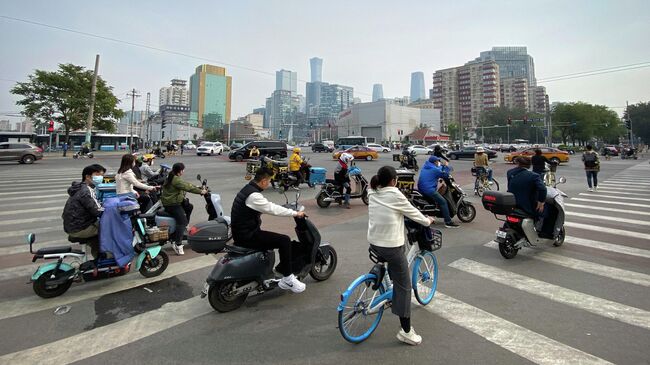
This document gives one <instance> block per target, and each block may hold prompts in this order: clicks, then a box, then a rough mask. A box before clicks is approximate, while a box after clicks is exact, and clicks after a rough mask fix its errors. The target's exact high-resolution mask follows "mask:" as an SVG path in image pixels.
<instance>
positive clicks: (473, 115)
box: [431, 61, 501, 131]
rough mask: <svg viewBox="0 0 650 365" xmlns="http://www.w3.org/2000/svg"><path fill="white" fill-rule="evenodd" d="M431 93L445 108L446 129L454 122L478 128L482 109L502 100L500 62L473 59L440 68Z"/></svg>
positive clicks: (438, 103)
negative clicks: (464, 63) (457, 64)
mask: <svg viewBox="0 0 650 365" xmlns="http://www.w3.org/2000/svg"><path fill="white" fill-rule="evenodd" d="M431 96H432V99H433V103H434V108H435V109H442V130H443V131H446V128H447V126H448V125H449V124H450V123H461V124H462V126H463V127H464V128H475V127H476V126H477V125H478V122H479V120H480V116H481V113H482V112H483V111H485V110H487V109H491V108H496V107H498V106H499V105H500V104H501V95H500V85H499V65H497V63H496V62H494V61H487V62H471V63H468V64H466V65H464V66H460V67H453V68H449V69H445V70H438V71H436V72H435V74H434V75H433V89H431Z"/></svg>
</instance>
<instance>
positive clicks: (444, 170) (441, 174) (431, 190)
mask: <svg viewBox="0 0 650 365" xmlns="http://www.w3.org/2000/svg"><path fill="white" fill-rule="evenodd" d="M440 161H441V160H440V158H438V157H436V156H430V157H429V160H428V161H427V162H426V163H425V164H424V166H423V167H422V171H420V177H419V178H418V191H419V192H420V194H422V196H424V197H425V198H426V199H427V200H428V201H429V202H430V203H432V204H433V203H434V202H435V203H437V204H438V206H440V210H441V211H442V216H443V217H444V219H445V227H447V228H458V227H459V225H458V224H457V223H454V221H452V220H451V215H450V214H449V206H448V205H447V200H446V199H445V198H444V197H443V196H442V195H440V193H439V192H438V180H439V179H446V178H449V171H450V170H449V167H448V166H447V161H445V162H444V163H443V164H442V165H441V164H440Z"/></svg>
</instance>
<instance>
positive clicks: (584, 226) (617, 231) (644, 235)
mask: <svg viewBox="0 0 650 365" xmlns="http://www.w3.org/2000/svg"><path fill="white" fill-rule="evenodd" d="M564 225H565V226H566V227H573V228H580V229H585V230H588V231H593V232H598V233H607V234H613V235H619V236H625V237H632V238H640V239H643V240H650V234H648V233H642V232H635V231H629V230H622V229H616V228H609V227H599V226H594V225H593V224H583V223H576V222H565V223H564Z"/></svg>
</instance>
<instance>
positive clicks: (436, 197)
mask: <svg viewBox="0 0 650 365" xmlns="http://www.w3.org/2000/svg"><path fill="white" fill-rule="evenodd" d="M422 195H423V196H424V197H425V198H426V199H427V200H428V201H429V202H433V201H435V202H436V203H438V206H439V207H440V211H441V212H442V216H443V218H445V223H451V216H450V215H449V206H447V200H446V199H445V198H443V197H442V195H440V193H439V192H437V191H434V192H433V194H422Z"/></svg>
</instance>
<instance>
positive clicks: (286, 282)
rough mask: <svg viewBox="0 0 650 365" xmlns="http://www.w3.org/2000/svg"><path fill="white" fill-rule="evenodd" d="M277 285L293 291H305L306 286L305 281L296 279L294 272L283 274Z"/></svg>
mask: <svg viewBox="0 0 650 365" xmlns="http://www.w3.org/2000/svg"><path fill="white" fill-rule="evenodd" d="M278 286H279V287H280V289H284V290H291V291H292V292H294V293H302V292H303V291H305V288H306V287H307V286H306V285H305V283H303V282H301V281H300V280H298V278H297V277H296V276H295V275H294V274H291V275H289V276H285V277H283V278H282V279H280V282H279V283H278Z"/></svg>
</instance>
